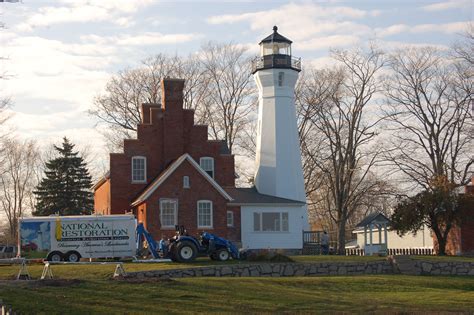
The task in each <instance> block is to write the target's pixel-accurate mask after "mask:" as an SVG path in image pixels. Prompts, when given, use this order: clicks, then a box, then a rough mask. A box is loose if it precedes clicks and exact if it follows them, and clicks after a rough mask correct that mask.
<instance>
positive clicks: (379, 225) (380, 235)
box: [377, 224, 383, 245]
mask: <svg viewBox="0 0 474 315" xmlns="http://www.w3.org/2000/svg"><path fill="white" fill-rule="evenodd" d="M377 226H378V228H379V244H380V245H382V244H383V243H382V224H377Z"/></svg>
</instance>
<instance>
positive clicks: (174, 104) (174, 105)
mask: <svg viewBox="0 0 474 315" xmlns="http://www.w3.org/2000/svg"><path fill="white" fill-rule="evenodd" d="M183 89H184V80H183V79H170V78H165V79H163V80H162V81H161V93H162V97H161V98H162V100H161V103H162V105H161V106H162V107H163V109H164V110H165V111H170V110H171V111H175V110H182V109H183Z"/></svg>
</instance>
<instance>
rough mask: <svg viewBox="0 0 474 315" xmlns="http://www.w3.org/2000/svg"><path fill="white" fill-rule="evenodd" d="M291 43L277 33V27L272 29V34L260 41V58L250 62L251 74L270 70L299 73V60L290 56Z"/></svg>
mask: <svg viewBox="0 0 474 315" xmlns="http://www.w3.org/2000/svg"><path fill="white" fill-rule="evenodd" d="M292 43H293V42H292V41H291V40H289V39H288V38H286V37H285V36H283V35H281V34H280V33H278V27H276V26H274V27H273V33H272V34H270V35H268V36H267V37H265V38H264V39H262V41H260V43H259V45H260V57H257V58H256V59H254V61H253V62H252V73H255V72H257V71H258V70H263V69H271V68H286V69H293V70H296V71H298V72H299V71H301V58H295V57H292V56H291V44H292Z"/></svg>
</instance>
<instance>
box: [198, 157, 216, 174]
mask: <svg viewBox="0 0 474 315" xmlns="http://www.w3.org/2000/svg"><path fill="white" fill-rule="evenodd" d="M199 164H200V165H201V168H202V169H203V170H204V171H205V172H206V173H207V174H208V175H209V176H211V177H212V178H214V159H213V158H211V157H202V158H201V159H199Z"/></svg>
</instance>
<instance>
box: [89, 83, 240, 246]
mask: <svg viewBox="0 0 474 315" xmlns="http://www.w3.org/2000/svg"><path fill="white" fill-rule="evenodd" d="M183 87H184V80H177V79H166V80H164V81H163V82H162V93H163V106H161V105H159V104H143V105H142V107H141V123H140V124H139V125H138V126H137V139H125V140H124V152H123V153H112V154H110V171H109V172H108V174H107V175H106V176H105V177H104V178H103V179H102V180H100V181H99V182H98V183H97V184H96V185H95V186H94V191H95V194H94V204H95V206H94V208H95V209H94V210H95V213H98V214H122V213H124V212H130V211H132V212H133V213H134V214H135V215H136V217H137V219H138V221H139V222H143V223H144V224H145V226H146V228H147V229H149V230H150V231H151V232H152V233H153V234H155V235H156V236H159V237H161V235H159V234H161V233H164V234H170V233H167V230H171V231H174V225H175V224H178V223H179V224H182V225H185V226H186V227H187V229H188V231H189V232H190V233H196V232H197V231H198V230H200V229H201V228H202V229H209V228H210V227H214V226H215V229H214V230H215V232H216V233H219V234H221V235H225V236H228V237H231V236H232V238H233V239H236V238H238V237H237V236H238V235H239V233H240V230H239V227H240V226H239V222H235V221H234V222H232V218H236V219H238V217H239V216H238V213H235V212H238V210H239V209H238V208H229V207H227V206H226V204H227V202H229V201H230V200H232V198H231V197H230V196H229V195H228V194H227V192H226V191H225V190H223V188H222V187H234V186H235V184H234V183H235V182H234V178H235V174H234V156H233V155H231V154H230V153H229V150H228V149H227V146H226V144H225V142H222V141H214V140H208V138H207V126H202V125H195V124H194V111H193V110H189V109H183ZM196 161H199V162H200V163H201V167H200V165H198V164H197V163H196ZM204 169H205V170H206V171H204ZM198 203H199V204H198ZM196 205H197V206H198V207H199V214H198V213H196ZM178 206H179V211H178ZM160 207H161V212H160ZM231 211H232V212H231ZM198 215H199V216H200V217H199V226H198V225H197V224H195V223H196V221H197V218H196V216H198ZM157 216H161V220H159V219H158V218H157ZM162 221H163V224H160V222H162ZM171 233H172V232H171Z"/></svg>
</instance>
